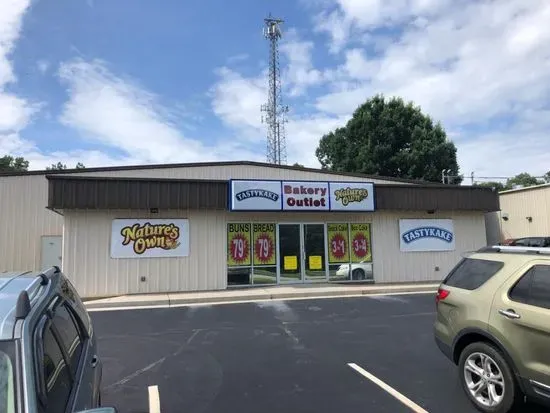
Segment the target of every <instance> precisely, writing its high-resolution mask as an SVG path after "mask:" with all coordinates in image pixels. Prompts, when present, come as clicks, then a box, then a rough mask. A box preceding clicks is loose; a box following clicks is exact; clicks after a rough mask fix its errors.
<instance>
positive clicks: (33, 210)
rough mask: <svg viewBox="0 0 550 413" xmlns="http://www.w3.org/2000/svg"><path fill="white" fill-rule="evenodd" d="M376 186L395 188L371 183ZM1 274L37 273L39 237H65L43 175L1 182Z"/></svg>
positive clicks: (222, 174)
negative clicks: (51, 209)
mask: <svg viewBox="0 0 550 413" xmlns="http://www.w3.org/2000/svg"><path fill="white" fill-rule="evenodd" d="M75 175H79V176H88V175H91V176H113V177H156V178H179V179H214V180H226V179H230V178H241V179H303V180H349V181H365V179H363V178H357V177H346V176H345V175H341V176H339V175H332V174H324V173H321V172H319V173H317V172H309V171H296V170H291V169H282V168H269V167H260V166H251V165H249V166H239V165H226V166H219V167H207V166H198V167H185V168H164V169H142V170H128V171H106V172H85V170H84V172H77V173H75ZM373 182H375V183H391V182H390V181H384V180H373ZM0 195H1V196H0V208H1V209H0V210H1V211H2V214H1V215H0V225H1V228H2V229H3V236H2V237H0V271H3V270H13V269H17V270H39V269H40V265H41V264H40V262H41V237H42V236H47V235H57V236H61V235H62V234H63V216H61V215H59V214H56V213H54V212H52V211H50V210H48V209H46V205H47V203H48V181H47V179H46V178H45V176H44V175H26V176H4V177H0Z"/></svg>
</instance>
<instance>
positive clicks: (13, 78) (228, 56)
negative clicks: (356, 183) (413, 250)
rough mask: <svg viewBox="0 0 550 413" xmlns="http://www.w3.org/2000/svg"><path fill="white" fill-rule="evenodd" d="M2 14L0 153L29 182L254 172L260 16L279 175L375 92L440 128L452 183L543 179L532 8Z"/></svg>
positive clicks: (237, 0)
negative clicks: (125, 167)
mask: <svg viewBox="0 0 550 413" xmlns="http://www.w3.org/2000/svg"><path fill="white" fill-rule="evenodd" d="M138 4H139V6H138ZM2 7H3V9H4V10H5V11H6V12H3V13H2V16H0V152H2V153H10V154H13V155H21V156H25V157H26V158H27V159H29V160H30V162H31V168H32V169H41V168H44V167H45V166H47V165H49V164H51V163H54V162H57V161H61V162H64V163H66V164H67V165H68V166H72V165H73V164H76V162H79V161H81V162H83V163H84V164H85V165H86V166H100V165H119V164H136V163H161V162H163V163H164V162H193V161H205V160H239V159H242V160H260V161H263V160H264V159H265V147H266V143H265V126H264V125H262V123H261V113H260V110H259V108H260V105H261V104H262V103H264V101H265V100H266V98H267V96H266V86H267V79H266V77H265V70H266V64H267V57H268V44H267V42H266V40H265V39H264V38H263V37H262V24H263V18H264V17H266V15H267V14H268V13H269V12H272V13H273V14H274V15H276V16H278V17H282V18H284V19H285V24H284V26H283V28H284V38H283V41H282V43H281V70H282V74H283V89H284V99H285V103H287V104H289V105H290V107H291V111H290V114H289V123H288V124H287V140H288V144H287V145H288V160H289V163H293V162H300V163H303V164H306V165H308V166H314V167H316V166H318V163H317V160H316V158H315V148H316V146H317V143H318V140H319V138H320V137H321V136H322V135H323V134H324V133H327V132H329V131H330V130H332V129H334V128H336V127H338V126H342V125H344V124H345V122H346V121H347V120H348V119H349V117H350V116H351V114H352V113H353V110H354V109H355V108H356V107H357V106H358V105H359V104H360V103H362V102H363V101H364V100H366V99H367V98H368V97H370V96H372V95H373V94H375V93H384V94H386V95H388V96H391V95H398V96H402V97H403V98H405V99H406V100H413V101H414V102H416V103H417V104H419V105H421V106H422V108H423V110H424V111H425V112H426V113H428V114H430V115H431V116H433V117H434V118H435V119H437V120H440V121H441V122H442V123H443V125H444V127H445V128H446V130H447V132H448V135H449V137H450V138H451V139H453V141H454V142H455V144H456V145H457V147H458V154H459V163H460V166H461V172H462V173H464V174H466V175H469V174H470V172H472V171H475V175H476V176H479V177H483V176H510V175H514V174H517V173H519V172H523V171H528V172H530V173H532V174H535V175H542V174H543V173H545V172H546V171H548V170H549V169H550V151H549V150H548V149H547V148H548V145H549V143H550V138H549V137H548V136H549V135H548V130H549V126H550V116H548V115H549V111H548V103H549V101H550V100H549V98H550V70H549V69H550V67H549V66H550V63H549V62H550V59H549V58H550V27H549V26H548V25H547V23H546V22H547V21H549V20H548V19H550V4H549V3H548V2H547V1H544V0H532V1H529V2H525V1H523V0H501V1H499V2H493V1H482V0H477V1H466V0H465V1H464V2H461V3H460V4H457V2H453V1H451V0H368V1H367V0H294V1H291V0H280V1H277V2H263V1H252V0H233V1H231V2H227V1H225V0H203V1H196V0H186V1H178V0H164V1H163V2H153V1H148V0H145V1H140V2H135V1H130V0H57V1H55V2H52V1H46V0H9V1H7V3H3V6H2ZM480 179H481V178H480Z"/></svg>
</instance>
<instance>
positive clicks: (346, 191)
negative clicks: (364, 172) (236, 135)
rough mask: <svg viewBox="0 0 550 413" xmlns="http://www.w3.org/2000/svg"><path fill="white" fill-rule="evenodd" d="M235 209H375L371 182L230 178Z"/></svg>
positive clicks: (230, 195)
mask: <svg viewBox="0 0 550 413" xmlns="http://www.w3.org/2000/svg"><path fill="white" fill-rule="evenodd" d="M229 187H230V193H229V206H230V210H231V211H310V212H311V211H320V212H322V211H343V212H350V211H357V212H369V211H374V184H373V183H371V182H328V181H327V182H325V181H260V180H232V181H230V185H229Z"/></svg>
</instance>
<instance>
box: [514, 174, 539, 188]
mask: <svg viewBox="0 0 550 413" xmlns="http://www.w3.org/2000/svg"><path fill="white" fill-rule="evenodd" d="M543 183H544V181H541V180H539V179H538V178H536V177H535V176H532V175H530V174H528V173H527V172H523V173H520V174H518V175H516V176H514V177H513V178H510V179H508V180H507V181H506V189H513V188H514V187H515V186H516V185H517V186H523V187H527V186H535V185H541V184H543Z"/></svg>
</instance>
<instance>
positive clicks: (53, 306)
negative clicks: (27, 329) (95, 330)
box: [33, 295, 89, 412]
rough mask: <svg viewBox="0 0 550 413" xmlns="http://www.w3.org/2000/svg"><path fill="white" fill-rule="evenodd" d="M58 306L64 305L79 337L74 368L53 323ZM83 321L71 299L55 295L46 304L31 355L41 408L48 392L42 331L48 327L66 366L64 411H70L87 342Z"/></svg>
mask: <svg viewBox="0 0 550 413" xmlns="http://www.w3.org/2000/svg"><path fill="white" fill-rule="evenodd" d="M59 307H64V308H65V310H66V311H67V312H68V313H69V317H70V318H71V321H72V323H73V325H74V326H75V328H76V331H77V334H78V337H79V338H80V345H81V350H80V355H79V358H78V364H77V366H76V369H75V370H74V372H73V370H72V369H71V360H70V357H69V354H68V349H66V348H65V345H64V344H63V340H62V337H61V335H60V333H59V329H58V328H57V326H56V325H55V324H54V318H55V313H56V310H57V309H58V308H59ZM83 327H84V326H83V323H82V321H81V320H80V317H79V316H78V313H77V312H76V310H75V309H74V308H73V306H72V305H71V301H70V300H68V299H66V298H64V297H63V296H60V295H56V296H55V297H54V298H53V299H52V300H51V301H50V303H49V304H48V306H47V309H46V311H45V312H44V313H43V314H42V316H41V317H40V319H39V321H38V323H37V324H36V327H35V329H34V333H33V343H34V349H33V355H34V363H33V364H34V377H35V379H36V392H37V396H38V401H39V405H40V407H41V408H42V409H46V408H47V405H48V392H47V389H46V381H45V380H46V379H45V377H44V369H43V364H44V333H45V332H46V330H47V329H50V331H51V333H52V335H53V338H54V340H55V344H56V345H57V347H58V348H59V351H60V353H61V357H63V361H64V362H65V365H66V367H67V371H68V375H69V379H70V391H69V397H68V398H67V404H66V405H65V412H67V411H70V407H71V406H72V405H73V404H74V400H75V397H76V389H78V385H79V382H78V378H79V377H81V376H82V368H83V365H84V361H85V357H84V355H85V349H86V346H87V344H88V340H89V336H88V334H87V332H85V331H84V330H83Z"/></svg>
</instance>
